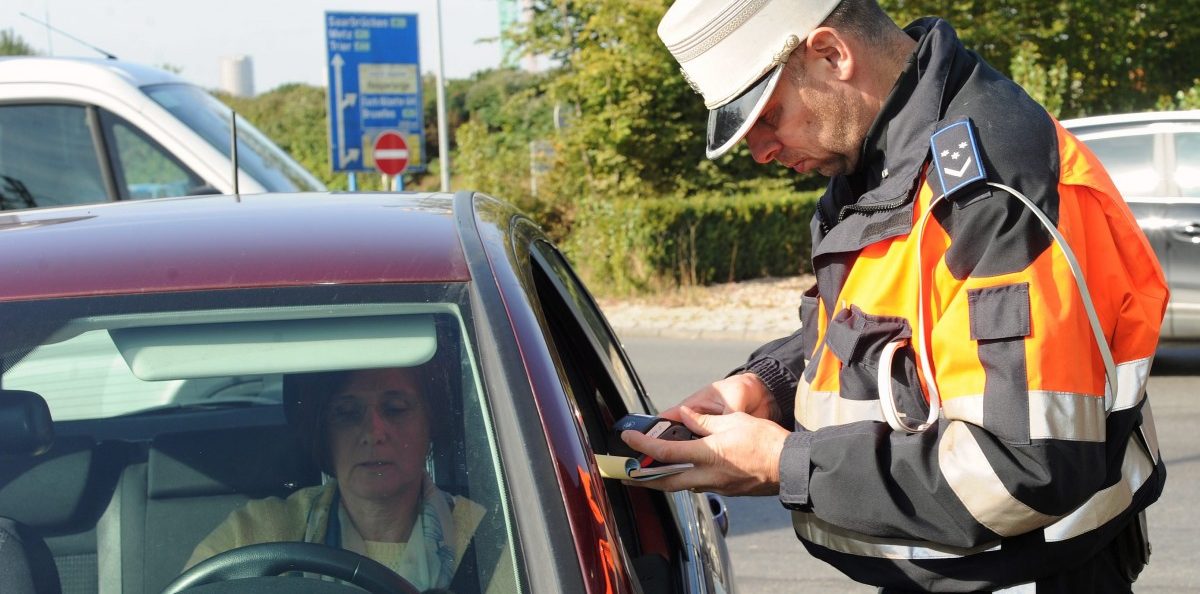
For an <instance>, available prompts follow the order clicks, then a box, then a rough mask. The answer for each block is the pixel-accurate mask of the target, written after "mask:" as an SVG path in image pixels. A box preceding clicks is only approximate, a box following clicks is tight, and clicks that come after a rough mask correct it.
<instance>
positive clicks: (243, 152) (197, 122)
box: [142, 84, 325, 192]
mask: <svg viewBox="0 0 1200 594" xmlns="http://www.w3.org/2000/svg"><path fill="white" fill-rule="evenodd" d="M142 91H143V92H145V93H146V94H147V95H149V96H150V98H151V99H153V100H154V102H155V103H158V104H159V105H161V106H163V107H164V108H166V110H167V111H169V112H171V114H172V115H174V116H175V117H177V118H179V119H180V120H181V121H182V122H183V123H184V124H186V125H187V126H188V127H189V128H191V129H192V130H195V131H196V133H197V134H199V135H200V137H201V138H203V139H204V140H205V141H206V142H208V144H210V145H212V146H213V148H215V149H217V150H218V151H220V152H222V153H229V122H230V119H231V118H230V108H229V107H228V106H227V105H225V104H223V103H221V102H220V101H218V100H217V98H216V97H213V96H212V95H210V94H208V93H207V92H205V91H204V90H203V89H201V88H199V87H195V86H192V85H188V84H162V85H149V86H145V87H142ZM237 123H238V155H237V156H238V166H239V167H240V168H241V169H242V170H243V171H245V172H246V173H248V174H250V176H251V177H253V178H254V179H255V180H257V181H258V182H259V183H260V184H262V186H263V187H264V188H266V190H267V191H268V192H319V191H324V190H325V187H324V185H322V184H321V182H320V181H318V180H317V179H316V178H315V177H313V176H312V174H311V173H309V172H308V171H307V170H305V169H304V167H302V166H301V165H300V164H299V163H297V162H295V161H294V160H292V158H291V157H289V156H288V155H287V153H285V152H283V150H282V149H280V148H279V147H278V146H276V145H275V143H273V142H271V140H270V139H269V138H267V136H266V135H264V134H263V133H262V132H259V131H258V129H257V128H255V127H254V126H253V125H251V124H250V122H247V121H246V120H245V119H243V118H238V121H237Z"/></svg>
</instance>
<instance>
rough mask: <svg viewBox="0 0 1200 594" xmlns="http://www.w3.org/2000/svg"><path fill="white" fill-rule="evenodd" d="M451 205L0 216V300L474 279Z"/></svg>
mask: <svg viewBox="0 0 1200 594" xmlns="http://www.w3.org/2000/svg"><path fill="white" fill-rule="evenodd" d="M464 203H465V204H469V202H464ZM453 205H454V198H453V196H452V195H450V194H384V193H377V194H351V193H328V194H258V195H246V196H241V197H238V196H193V197H186V198H166V199H160V200H147V201H133V202H128V201H127V202H113V203H108V204H98V205H88V206H74V207H62V208H44V209H32V210H23V211H13V212H10V213H6V214H0V251H2V252H3V253H4V258H3V259H0V301H20V300H29V299H44V298H53V297H73V296H84V295H111V294H129V293H154V292H170V291H188V290H203V289H226V288H249V287H280V286H302V285H317V284H361V283H391V282H460V281H467V280H470V275H469V273H468V269H467V261H466V257H465V255H464V252H463V247H462V242H461V241H460V240H459V228H458V222H457V220H456V217H455V216H454V206H453ZM471 220H473V219H471Z"/></svg>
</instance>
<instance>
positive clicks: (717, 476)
mask: <svg viewBox="0 0 1200 594" xmlns="http://www.w3.org/2000/svg"><path fill="white" fill-rule="evenodd" d="M679 412H680V418H681V420H682V421H683V423H684V424H685V425H687V427H688V429H691V430H692V433H693V434H695V435H697V436H699V439H693V440H689V441H666V440H662V439H655V438H653V437H649V436H647V435H645V434H643V433H639V432H637V431H624V432H622V433H621V439H622V440H624V441H625V443H627V444H629V446H630V447H632V448H633V449H635V450H637V451H639V452H642V453H644V454H648V455H649V456H650V457H652V458H654V459H655V460H659V461H661V462H663V463H681V462H691V463H692V464H695V465H696V467H695V468H693V469H690V470H686V471H684V472H682V473H679V474H674V475H671V476H668V477H664V478H661V479H656V480H653V481H638V482H637V483H631V484H636V485H637V486H639V487H650V488H653V489H659V490H662V491H681V490H683V489H691V490H693V491H712V492H714V493H721V494H722V495H777V494H779V456H780V454H781V453H782V452H783V442H784V440H785V439H786V438H787V436H788V435H789V433H788V431H787V430H786V429H784V428H783V427H780V426H779V425H778V424H776V423H774V422H772V421H769V420H766V419H759V418H756V417H753V416H751V415H749V414H746V413H745V412H732V413H726V414H714V415H709V414H703V413H700V412H698V411H695V410H692V409H691V408H688V407H680V408H679Z"/></svg>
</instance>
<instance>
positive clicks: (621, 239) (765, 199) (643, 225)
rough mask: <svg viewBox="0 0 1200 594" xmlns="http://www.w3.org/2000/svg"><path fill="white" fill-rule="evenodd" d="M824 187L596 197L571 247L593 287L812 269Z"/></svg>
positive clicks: (641, 287) (636, 289) (609, 289)
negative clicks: (813, 225) (814, 223)
mask: <svg viewBox="0 0 1200 594" xmlns="http://www.w3.org/2000/svg"><path fill="white" fill-rule="evenodd" d="M818 196H820V192H819V191H818V192H806V193H798V192H788V191H779V190H775V191H764V192H761V193H756V194H749V195H740V196H725V195H701V196H690V197H687V198H657V199H650V200H646V199H642V200H632V199H631V200H618V201H603V202H601V201H597V202H592V203H589V204H584V205H582V206H581V209H580V212H579V216H578V217H577V218H576V221H577V222H576V225H575V227H574V229H572V232H571V235H570V237H568V238H567V241H566V250H567V253H568V254H569V255H570V257H571V260H572V262H573V263H574V265H575V267H576V269H577V270H579V273H580V274H581V275H582V276H583V277H584V278H585V279H586V280H587V282H588V286H590V287H592V289H593V290H594V291H596V292H598V293H601V294H630V293H640V292H644V291H650V290H660V289H663V288H669V287H672V286H678V285H701V284H711V283H720V282H731V281H737V280H744V279H750V278H759V277H763V276H792V275H797V274H801V273H803V272H808V271H809V269H810V266H811V263H810V247H811V240H810V237H809V221H810V220H811V219H812V216H813V212H814V208H815V205H816V199H817V197H818Z"/></svg>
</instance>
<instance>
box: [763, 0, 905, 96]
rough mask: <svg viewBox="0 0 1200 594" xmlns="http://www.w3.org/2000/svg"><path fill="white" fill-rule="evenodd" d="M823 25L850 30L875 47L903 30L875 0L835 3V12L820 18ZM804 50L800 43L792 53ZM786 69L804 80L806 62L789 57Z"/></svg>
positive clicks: (890, 40)
mask: <svg viewBox="0 0 1200 594" xmlns="http://www.w3.org/2000/svg"><path fill="white" fill-rule="evenodd" d="M820 26H821V27H830V28H833V29H837V30H838V31H843V32H845V33H848V34H849V35H850V36H852V37H854V38H855V39H859V40H861V41H863V42H864V43H866V44H867V45H868V46H870V47H873V48H885V47H888V46H889V44H890V43H891V42H892V40H893V39H894V38H895V35H896V34H897V33H900V34H901V35H903V34H904V32H903V30H902V29H901V28H900V26H899V25H897V24H896V22H895V21H893V20H892V17H890V16H888V15H887V13H886V12H884V11H883V8H880V6H879V3H878V2H876V1H875V0H842V1H841V2H839V3H838V5H837V6H835V7H834V9H833V12H831V13H829V16H827V17H825V20H823V21H821V25H820ZM803 53H804V44H803V43H801V44H800V47H798V48H796V50H795V51H794V52H793V53H792V55H793V56H795V55H802V54H803ZM787 73H788V76H791V77H793V79H794V80H797V81H800V80H803V79H804V62H803V61H801V60H792V59H790V57H789V59H788V61H787Z"/></svg>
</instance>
